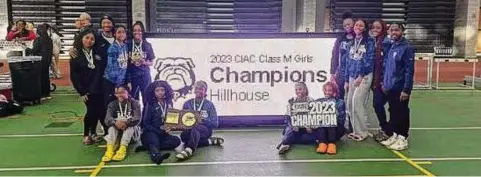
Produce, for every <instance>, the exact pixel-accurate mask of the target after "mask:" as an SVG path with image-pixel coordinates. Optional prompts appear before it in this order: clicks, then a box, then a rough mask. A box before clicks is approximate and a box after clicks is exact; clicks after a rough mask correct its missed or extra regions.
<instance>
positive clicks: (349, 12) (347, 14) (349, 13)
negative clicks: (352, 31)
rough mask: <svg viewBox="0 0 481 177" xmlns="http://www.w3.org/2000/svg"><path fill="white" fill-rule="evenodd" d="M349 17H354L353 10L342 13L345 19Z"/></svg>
mask: <svg viewBox="0 0 481 177" xmlns="http://www.w3.org/2000/svg"><path fill="white" fill-rule="evenodd" d="M347 18H352V11H345V12H344V13H342V19H343V20H345V19H347Z"/></svg>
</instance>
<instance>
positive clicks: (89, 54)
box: [82, 49, 95, 69]
mask: <svg viewBox="0 0 481 177" xmlns="http://www.w3.org/2000/svg"><path fill="white" fill-rule="evenodd" d="M82 50H83V52H84V55H85V57H86V58H87V61H88V62H89V64H88V65H87V67H89V68H90V69H95V64H94V57H93V56H92V49H90V50H89V51H88V52H87V51H86V50H85V49H82Z"/></svg>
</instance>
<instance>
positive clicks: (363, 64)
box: [346, 37, 375, 82]
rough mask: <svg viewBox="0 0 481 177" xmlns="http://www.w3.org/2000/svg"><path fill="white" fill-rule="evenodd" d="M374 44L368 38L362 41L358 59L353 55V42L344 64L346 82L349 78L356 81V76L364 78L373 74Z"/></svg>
mask: <svg viewBox="0 0 481 177" xmlns="http://www.w3.org/2000/svg"><path fill="white" fill-rule="evenodd" d="M374 43H375V42H374V40H373V39H372V38H370V37H367V38H366V39H363V41H361V44H360V47H359V51H360V54H359V56H358V57H357V56H355V55H354V53H355V51H354V45H355V42H353V44H352V45H350V46H349V51H348V52H349V54H348V57H347V64H346V82H348V81H349V78H353V79H356V78H357V77H358V76H365V75H368V74H370V73H372V72H373V66H374V56H375V47H374Z"/></svg>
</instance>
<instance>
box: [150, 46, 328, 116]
mask: <svg viewBox="0 0 481 177" xmlns="http://www.w3.org/2000/svg"><path fill="white" fill-rule="evenodd" d="M148 41H149V42H150V43H152V47H153V49H154V53H155V56H156V57H157V58H156V61H154V63H155V65H154V66H153V68H152V69H151V73H152V78H153V79H154V80H165V81H167V82H169V83H170V85H171V86H172V88H173V89H174V91H175V94H176V95H175V97H174V98H175V100H174V102H175V105H174V106H175V107H176V108H182V105H183V104H184V102H185V101H186V100H188V99H190V98H193V97H194V94H193V92H192V87H193V84H194V83H195V82H196V81H199V80H204V81H206V82H207V84H208V87H209V88H208V91H207V94H208V96H207V98H208V99H209V100H211V101H212V102H213V103H214V104H215V106H216V108H217V112H218V115H220V116H240V115H250V116H256V115H284V114H285V113H286V109H287V104H288V102H287V101H288V99H289V98H291V97H293V96H295V90H294V85H295V83H296V82H305V83H306V84H307V86H308V87H309V93H310V96H311V97H314V98H320V97H322V96H323V94H322V85H323V84H324V83H325V82H327V81H328V80H329V78H330V74H329V70H330V66H331V65H330V59H331V51H332V47H333V45H334V41H335V39H334V38H289V39H286V38H283V39H281V38H280V39H277V38H276V39H183V38H176V39H168V38H150V39H148Z"/></svg>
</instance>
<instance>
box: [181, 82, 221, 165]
mask: <svg viewBox="0 0 481 177" xmlns="http://www.w3.org/2000/svg"><path fill="white" fill-rule="evenodd" d="M194 92H195V98H193V99H190V100H188V101H187V102H185V103H184V106H183V109H185V110H195V111H200V112H201V117H202V118H201V122H199V123H198V124H197V125H195V126H194V128H192V129H188V130H184V131H183V132H182V133H181V134H180V138H181V139H182V142H183V143H184V144H185V147H186V148H185V149H184V150H183V151H182V152H180V153H178V154H177V155H176V156H175V157H176V158H177V159H179V160H186V159H188V158H190V157H192V155H193V153H194V152H195V151H196V150H197V148H198V147H203V146H209V145H215V146H220V145H222V144H223V143H224V139H222V138H218V137H212V131H213V129H214V128H217V127H218V126H219V118H218V117H217V111H216V109H215V106H214V104H213V103H212V102H211V101H209V100H207V99H206V97H207V83H206V82H204V81H197V82H196V83H195V87H194Z"/></svg>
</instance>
